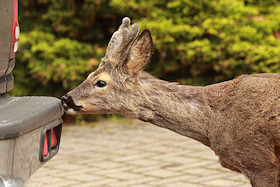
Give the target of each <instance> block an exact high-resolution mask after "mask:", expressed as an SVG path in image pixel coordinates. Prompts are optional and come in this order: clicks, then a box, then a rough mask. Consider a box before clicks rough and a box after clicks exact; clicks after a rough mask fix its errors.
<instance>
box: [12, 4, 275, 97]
mask: <svg viewBox="0 0 280 187" xmlns="http://www.w3.org/2000/svg"><path fill="white" fill-rule="evenodd" d="M19 4H20V6H19V7H20V8H19V15H20V18H19V19H20V20H19V22H20V26H21V31H22V32H21V36H20V48H19V51H18V53H17V56H16V58H17V59H16V66H17V67H16V68H15V70H14V75H15V89H14V92H13V94H14V95H54V96H58V97H60V96H61V95H63V94H64V93H65V92H67V91H68V90H70V89H72V88H73V87H75V86H76V85H78V84H79V83H80V82H81V81H82V80H83V79H85V77H86V76H87V74H88V73H90V72H91V71H93V70H94V69H95V68H96V67H97V65H98V62H99V60H100V58H101V57H102V56H103V55H104V52H105V49H106V45H107V43H108V41H109V39H110V36H111V34H112V32H113V31H114V30H116V29H117V27H118V25H119V24H120V22H121V19H122V18H123V17H124V16H129V17H130V18H131V19H132V21H133V23H134V22H138V23H139V24H140V26H141V29H142V30H143V29H144V28H148V29H150V30H151V32H152V36H153V39H154V56H153V59H152V62H151V64H150V65H149V66H148V68H147V70H148V71H149V72H151V73H152V74H154V75H156V76H158V77H160V78H163V79H168V80H176V81H180V82H182V83H185V84H193V85H205V84H209V83H213V82H218V81H223V80H227V79H231V78H234V77H235V76H237V75H240V74H243V73H259V72H266V73H275V72H280V40H279V38H280V5H279V2H278V1H276V0H270V1H265V0H230V1H229V0H198V1H193V0H168V1H162V0H154V1H150V0H129V1H123V0H83V1H82V0H79V1H78V0H71V1H66V0H20V1H19Z"/></svg>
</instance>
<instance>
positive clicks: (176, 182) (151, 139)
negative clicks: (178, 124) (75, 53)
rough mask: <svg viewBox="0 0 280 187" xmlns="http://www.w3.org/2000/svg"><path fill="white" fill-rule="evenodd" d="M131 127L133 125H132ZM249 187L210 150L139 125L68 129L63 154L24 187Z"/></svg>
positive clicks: (180, 137) (65, 132)
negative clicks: (220, 162)
mask: <svg viewBox="0 0 280 187" xmlns="http://www.w3.org/2000/svg"><path fill="white" fill-rule="evenodd" d="M132 123H133V124H132ZM41 186H42V187H54V186H55V187H62V186H65V187H68V186H77V187H91V186H113V187H115V186H116V187H118V186H124V187H125V186H133V187H140V186H142V187H150V186H166V187H181V186H183V187H184V186H187V187H202V186H213V187H214V186H223V187H226V186H236V187H237V186H238V187H249V186H250V184H249V182H248V180H247V179H246V178H245V177H244V176H243V175H241V174H238V173H235V172H232V171H230V170H227V169H223V168H222V167H221V166H220V165H219V164H218V158H217V157H216V156H215V155H214V153H213V152H212V151H211V150H210V149H209V148H207V147H206V146H204V145H202V144H201V143H198V142H196V141H194V140H191V139H189V138H186V137H183V136H181V135H178V134H175V133H173V132H171V131H169V130H166V129H162V128H159V127H156V126H154V125H151V124H145V123H142V122H139V121H129V120H124V121H120V122H118V123H113V122H112V121H111V122H103V123H102V124H97V125H96V124H94V125H84V126H64V127H63V133H62V141H61V148H60V152H59V153H58V155H57V156H56V157H54V158H53V159H52V160H51V161H49V162H48V163H47V164H45V165H44V167H42V168H40V169H39V170H38V171H37V172H36V173H35V174H34V175H33V176H32V177H31V179H30V180H29V181H28V182H27V184H26V186H25V187H41Z"/></svg>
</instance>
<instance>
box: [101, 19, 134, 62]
mask: <svg viewBox="0 0 280 187" xmlns="http://www.w3.org/2000/svg"><path fill="white" fill-rule="evenodd" d="M130 22H131V21H130V19H129V18H128V17H125V18H123V20H122V24H121V25H120V27H119V29H118V30H117V31H116V32H114V34H113V35H112V37H111V39H110V42H109V44H108V47H107V50H106V55H105V58H112V59H115V60H114V61H118V62H119V61H120V60H121V59H122V58H124V57H125V55H127V54H128V50H129V48H130V46H131V45H132V42H133V40H134V39H135V38H136V37H137V35H138V33H139V24H137V23H135V24H133V25H132V26H131V28H130V29H129V26H130Z"/></svg>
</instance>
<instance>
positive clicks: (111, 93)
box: [61, 17, 153, 114]
mask: <svg viewBox="0 0 280 187" xmlns="http://www.w3.org/2000/svg"><path fill="white" fill-rule="evenodd" d="M129 27H130V19H129V18H128V17H125V18H124V19H123V20H122V24H121V25H120V27H119V29H118V30H117V31H116V32H114V34H113V35H112V38H111V40H110V42H109V44H108V47H107V50H106V54H105V57H103V58H102V59H101V63H100V65H99V67H98V68H97V69H96V70H95V71H94V72H92V73H90V74H89V76H88V77H87V79H86V80H85V81H84V82H82V83H81V84H80V85H79V86H78V87H76V88H75V89H74V90H72V91H70V92H69V93H67V94H66V95H64V96H63V97H62V99H61V103H62V105H63V107H64V109H65V111H66V113H68V114H80V113H84V114H98V113H122V112H121V111H123V110H125V109H126V108H128V107H127V106H128V105H129V108H131V110H133V107H134V106H133V105H136V104H135V103H134V101H135V100H137V97H138V96H139V94H140V92H141V91H140V90H141V88H140V87H141V86H140V84H139V75H140V74H141V72H142V71H143V69H144V67H145V66H146V64H147V63H148V62H149V60H150V58H151V56H152V45H153V42H152V36H151V33H150V31H149V30H147V29H146V30H144V31H143V32H142V33H141V34H140V36H139V37H138V38H137V39H136V37H137V35H138V33H139V25H138V24H137V23H135V24H133V25H132V26H131V28H129Z"/></svg>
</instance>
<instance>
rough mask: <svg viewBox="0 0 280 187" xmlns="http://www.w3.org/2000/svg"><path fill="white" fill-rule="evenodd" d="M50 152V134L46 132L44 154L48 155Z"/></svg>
mask: <svg viewBox="0 0 280 187" xmlns="http://www.w3.org/2000/svg"><path fill="white" fill-rule="evenodd" d="M48 153H49V151H48V136H47V134H46V136H45V143H44V156H47V154H48Z"/></svg>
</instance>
